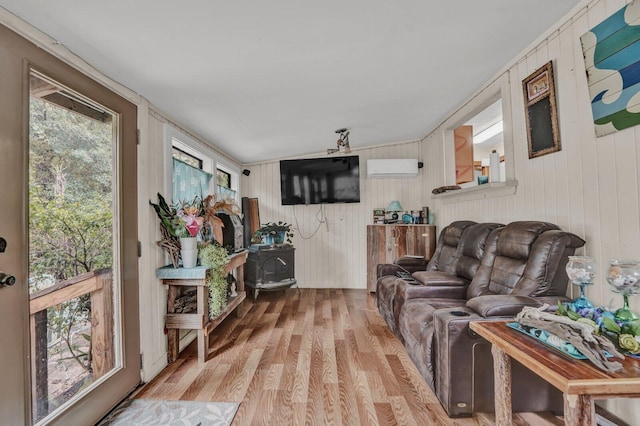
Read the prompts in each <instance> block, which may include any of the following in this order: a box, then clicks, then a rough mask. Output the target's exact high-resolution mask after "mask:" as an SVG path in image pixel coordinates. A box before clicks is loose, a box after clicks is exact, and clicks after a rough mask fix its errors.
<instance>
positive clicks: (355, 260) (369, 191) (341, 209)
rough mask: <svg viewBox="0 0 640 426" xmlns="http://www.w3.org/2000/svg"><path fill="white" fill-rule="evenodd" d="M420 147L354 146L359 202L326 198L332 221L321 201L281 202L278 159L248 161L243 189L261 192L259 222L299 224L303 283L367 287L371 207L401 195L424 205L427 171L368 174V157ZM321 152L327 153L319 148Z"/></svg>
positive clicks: (406, 202)
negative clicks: (387, 176) (306, 203)
mask: <svg viewBox="0 0 640 426" xmlns="http://www.w3.org/2000/svg"><path fill="white" fill-rule="evenodd" d="M357 140H358V139H357V132H352V134H351V145H352V146H357ZM327 146H328V144H327ZM420 151H421V149H420V144H419V143H418V142H406V143H398V144H389V145H385V146H379V147H376V148H368V149H354V150H353V153H352V154H351V155H356V154H357V155H359V157H360V203H353V204H351V203H350V204H326V205H325V206H324V211H325V214H326V218H327V224H328V227H327V226H326V225H325V224H320V223H319V222H318V220H317V217H318V216H319V209H320V207H319V206H318V205H311V206H283V205H282V204H281V201H280V163H279V161H271V162H265V163H259V164H253V165H245V166H244V167H245V168H247V169H249V170H251V175H250V176H243V178H242V188H243V191H242V195H243V196H245V197H256V198H258V204H259V210H260V221H261V223H265V222H271V221H274V222H277V221H279V220H281V221H284V222H288V223H291V224H293V225H294V226H296V223H297V224H298V225H299V229H296V230H295V232H294V234H295V237H294V240H293V243H294V246H295V248H296V254H295V261H296V265H295V269H296V278H297V280H298V285H299V286H300V287H314V288H366V282H367V275H366V272H367V271H366V270H367V242H366V226H367V225H369V224H371V223H372V222H373V209H375V208H386V207H387V206H388V205H389V203H390V202H391V201H392V200H398V201H400V203H401V204H402V207H404V208H405V209H406V210H417V209H421V208H422V206H423V204H422V202H421V198H422V191H423V185H422V177H421V176H423V175H424V174H425V169H421V170H420V172H419V176H418V177H417V178H410V179H367V177H366V173H367V172H366V164H367V159H374V158H417V159H418V160H420V161H423V159H422V155H421V152H420ZM335 155H337V154H334V156H335ZM312 157H316V156H312ZM317 157H327V155H326V153H325V154H318V155H317ZM296 217H297V222H296ZM318 227H319V229H318ZM316 229H318V231H317V232H316V234H315V235H314V236H313V237H311V238H308V239H305V238H303V237H310V236H311V235H312V234H313V232H314V231H315V230H316Z"/></svg>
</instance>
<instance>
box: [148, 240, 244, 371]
mask: <svg viewBox="0 0 640 426" xmlns="http://www.w3.org/2000/svg"><path fill="white" fill-rule="evenodd" d="M247 254H248V252H247V251H246V250H245V251H242V252H239V253H234V254H232V255H231V256H229V261H228V262H227V265H226V266H225V269H224V273H225V274H227V273H229V272H232V271H236V282H237V293H238V295H237V296H235V297H230V298H228V299H227V306H226V307H225V309H224V311H222V312H221V313H220V314H219V315H218V316H217V317H215V318H211V319H210V318H209V290H208V288H207V284H206V282H207V275H208V274H209V269H208V268H206V267H204V266H196V267H195V268H187V269H185V268H173V267H170V266H165V267H163V268H159V269H158V270H157V276H158V278H160V279H161V280H162V284H164V285H166V286H167V287H168V291H167V315H166V317H165V327H166V328H167V330H168V331H167V340H168V355H167V358H168V360H169V362H174V361H175V360H176V359H178V355H179V333H178V330H196V331H197V333H198V363H200V364H204V362H205V361H206V360H207V356H208V355H209V334H210V333H211V332H212V331H213V330H214V329H215V328H216V327H217V326H218V325H220V323H221V322H222V321H223V320H224V319H225V318H227V317H228V316H229V315H230V314H231V313H232V312H233V311H236V314H237V315H238V317H242V315H243V314H244V312H243V309H242V308H243V306H242V302H243V301H244V300H245V299H246V298H247V293H246V292H245V291H244V264H245V263H246V261H247ZM187 287H194V288H195V289H196V310H195V312H193V311H192V312H188V313H177V312H175V307H174V302H175V300H176V299H177V298H178V297H180V296H181V295H182V294H183V291H184V290H185V289H186V288H187Z"/></svg>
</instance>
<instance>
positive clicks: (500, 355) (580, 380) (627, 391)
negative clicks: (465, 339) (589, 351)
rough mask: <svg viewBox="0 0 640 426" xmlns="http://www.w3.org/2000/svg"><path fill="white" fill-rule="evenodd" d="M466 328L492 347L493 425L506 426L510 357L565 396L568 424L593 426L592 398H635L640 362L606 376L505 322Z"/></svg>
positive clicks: (631, 362)
mask: <svg viewBox="0 0 640 426" xmlns="http://www.w3.org/2000/svg"><path fill="white" fill-rule="evenodd" d="M469 326H470V327H471V329H472V330H473V331H475V332H476V333H478V334H479V335H480V336H482V337H484V338H485V339H486V340H488V341H489V342H490V343H491V345H492V347H491V353H492V354H493V364H494V367H493V368H494V377H495V394H496V400H495V404H496V406H495V407H496V424H497V425H511V358H513V359H515V360H516V361H518V362H520V363H521V364H522V365H524V366H525V367H526V368H528V369H529V370H531V371H533V372H534V373H536V374H537V375H538V376H540V377H542V378H543V379H544V380H546V381H547V382H549V383H550V384H552V385H553V386H555V387H556V388H558V389H559V390H561V391H562V392H563V393H564V422H565V424H567V425H595V424H596V412H595V406H594V404H593V402H594V400H595V399H606V398H638V397H640V360H636V359H633V358H630V357H625V359H624V361H622V364H623V369H622V370H621V371H619V372H618V373H606V372H604V371H602V370H600V369H599V368H597V367H596V366H595V365H593V364H592V363H591V362H590V361H587V360H584V361H582V360H574V359H572V358H570V357H568V356H566V355H563V354H561V353H560V352H556V351H554V350H553V349H550V348H547V347H546V346H545V345H543V344H542V343H540V342H537V341H536V340H534V339H532V338H530V337H528V336H526V335H524V334H522V333H519V332H517V331H515V330H512V329H511V328H509V327H507V326H506V321H497V322H494V321H473V322H470V323H469ZM497 395H501V398H498V397H497Z"/></svg>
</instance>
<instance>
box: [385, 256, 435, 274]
mask: <svg viewBox="0 0 640 426" xmlns="http://www.w3.org/2000/svg"><path fill="white" fill-rule="evenodd" d="M393 263H395V264H396V265H398V266H402V267H403V268H404V269H406V270H407V271H409V272H411V273H413V272H416V271H424V270H426V269H427V264H428V263H429V262H428V261H427V259H425V258H424V257H423V256H402V257H400V258H398V259H396V260H395V261H394V262H393Z"/></svg>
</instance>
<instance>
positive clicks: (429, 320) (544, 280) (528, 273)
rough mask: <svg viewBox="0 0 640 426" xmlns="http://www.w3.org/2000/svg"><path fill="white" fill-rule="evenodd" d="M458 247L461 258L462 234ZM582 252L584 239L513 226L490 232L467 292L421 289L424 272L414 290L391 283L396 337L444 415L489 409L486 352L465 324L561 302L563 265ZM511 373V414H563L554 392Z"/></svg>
mask: <svg viewBox="0 0 640 426" xmlns="http://www.w3.org/2000/svg"><path fill="white" fill-rule="evenodd" d="M494 225H496V224H494ZM471 228H472V227H470V229H471ZM485 231H486V229H485ZM479 234H480V235H482V233H479ZM469 235H470V236H471V235H472V234H469ZM475 237H476V238H477V239H480V240H481V238H480V237H479V236H478V235H475ZM470 241H471V239H470ZM476 242H477V241H476ZM460 245H461V246H462V247H461V248H460V249H459V250H456V253H457V255H458V256H462V255H463V253H465V249H464V245H465V244H464V235H462V239H461V242H460ZM582 245H584V240H582V239H581V238H579V237H577V236H575V235H574V234H571V233H568V232H564V231H562V230H560V229H559V228H558V227H557V226H556V225H553V224H550V223H546V222H537V221H525V222H513V223H510V224H508V225H506V226H504V227H499V226H496V227H494V228H493V229H491V230H490V232H489V235H488V236H487V237H486V239H485V241H484V250H483V252H482V259H481V262H480V265H479V266H478V267H477V270H476V272H475V273H474V275H473V278H472V280H471V282H470V284H469V285H468V286H467V287H464V291H461V289H460V286H459V284H452V285H451V288H449V289H447V287H446V285H445V286H442V285H430V283H429V281H428V280H426V284H420V282H418V278H419V276H420V274H422V275H425V274H427V273H426V272H416V273H414V274H413V277H414V279H415V280H416V282H417V284H410V283H408V282H405V283H396V286H395V290H396V292H395V293H394V307H393V309H394V310H399V312H398V316H397V318H398V319H397V324H396V327H397V332H396V334H397V335H399V336H401V338H402V340H403V341H404V345H405V347H406V349H407V352H408V353H409V356H410V357H411V359H412V360H413V362H414V363H415V364H416V366H417V367H418V370H419V371H420V373H421V374H422V375H423V377H424V378H425V380H426V382H427V383H428V384H429V385H430V386H431V387H432V388H433V389H434V390H435V392H436V395H437V396H438V399H439V400H440V402H441V403H442V405H443V407H444V408H445V410H446V411H447V413H448V414H449V416H451V417H456V416H468V415H471V414H472V413H473V412H478V411H493V407H494V398H493V361H492V357H491V353H490V345H489V343H488V342H486V341H484V339H481V338H479V337H478V336H476V335H475V334H474V333H473V332H472V331H471V330H470V329H469V321H478V320H483V321H488V320H495V319H500V320H504V319H505V318H511V317H513V315H515V314H516V313H517V312H519V311H520V310H521V309H522V307H523V306H539V305H541V304H542V303H543V302H548V303H549V302H550V303H551V304H556V303H557V301H558V300H566V297H565V292H566V286H567V282H568V279H567V277H566V272H565V270H564V269H565V265H566V262H567V260H568V256H570V255H572V254H574V252H575V250H576V249H577V248H579V247H581V246H582ZM473 246H474V245H473V244H471V245H470V246H468V247H473ZM472 252H473V250H470V251H467V253H466V255H467V256H468V255H469V253H472ZM476 255H477V253H476ZM471 257H472V258H473V256H471ZM458 262H459V260H458ZM471 263H473V262H471ZM456 269H457V267H456ZM463 269H464V267H463ZM422 279H423V281H424V280H425V278H424V277H423V278H422ZM405 281H406V280H405ZM403 287H404V290H406V289H409V288H416V289H418V290H415V293H414V294H411V292H406V291H405V293H404V294H405V295H409V298H406V297H405V299H404V300H402V299H401V298H402V291H403ZM413 296H417V297H413ZM512 371H513V384H514V386H513V408H514V410H515V411H547V410H551V411H562V396H561V394H559V392H557V391H556V390H555V389H553V388H552V387H551V386H550V385H548V384H547V383H546V382H544V381H542V380H541V379H539V378H538V377H537V376H535V374H533V373H531V372H529V371H528V370H526V369H524V368H522V367H521V366H519V365H518V364H517V363H514V366H513V370H512Z"/></svg>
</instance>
